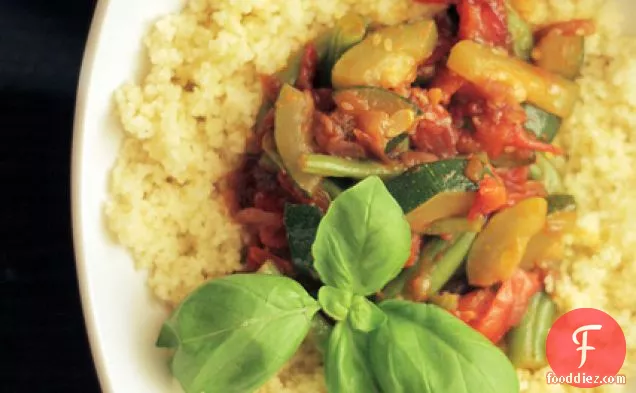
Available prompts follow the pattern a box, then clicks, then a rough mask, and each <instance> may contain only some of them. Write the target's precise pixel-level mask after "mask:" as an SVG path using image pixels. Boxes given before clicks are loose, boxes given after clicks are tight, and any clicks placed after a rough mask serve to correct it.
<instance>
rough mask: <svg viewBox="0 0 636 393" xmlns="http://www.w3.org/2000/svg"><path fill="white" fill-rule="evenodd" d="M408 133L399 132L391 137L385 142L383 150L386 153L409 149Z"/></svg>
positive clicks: (396, 152)
mask: <svg viewBox="0 0 636 393" xmlns="http://www.w3.org/2000/svg"><path fill="white" fill-rule="evenodd" d="M409 143H410V142H409V134H407V133H404V134H400V135H398V136H396V137H394V138H393V139H391V140H390V141H389V142H388V143H387V144H386V148H385V149H384V152H385V153H386V154H391V153H393V154H399V153H404V152H405V151H408V150H409Z"/></svg>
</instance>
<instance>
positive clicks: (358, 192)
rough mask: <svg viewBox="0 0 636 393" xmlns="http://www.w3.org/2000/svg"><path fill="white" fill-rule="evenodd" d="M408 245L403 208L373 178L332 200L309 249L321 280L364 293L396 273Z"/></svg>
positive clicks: (380, 182) (358, 293)
mask: <svg viewBox="0 0 636 393" xmlns="http://www.w3.org/2000/svg"><path fill="white" fill-rule="evenodd" d="M410 249H411V230H410V227H409V224H408V222H407V221H406V219H405V218H404V214H403V212H402V209H401V208H400V206H399V205H398V204H397V202H396V201H395V199H393V197H392V196H391V194H389V192H388V191H387V189H386V187H385V186H384V183H382V181H381V180H380V179H379V178H378V177H375V176H373V177H369V178H367V179H365V180H363V181H361V182H360V183H358V184H357V185H356V186H354V187H352V188H350V189H348V190H347V191H345V192H343V193H342V194H341V195H340V196H339V197H338V198H336V200H335V201H334V202H333V203H332V204H331V207H330V208H329V211H328V212H327V214H326V215H325V217H324V218H323V219H322V221H321V222H320V225H319V226H318V233H317V234H316V240H315V242H314V245H313V247H312V253H313V255H314V259H315V263H314V267H315V268H316V270H317V271H318V274H319V275H320V278H321V279H322V281H323V282H324V283H325V284H327V285H329V286H332V287H337V288H341V289H349V290H351V291H352V292H354V293H355V294H357V295H363V296H367V295H370V294H372V293H374V292H376V291H378V290H380V289H382V287H384V285H385V284H386V283H387V282H389V281H390V280H391V279H393V278H395V276H397V275H398V273H399V272H400V270H402V267H403V266H404V263H405V261H406V259H407V258H408V256H409V253H410Z"/></svg>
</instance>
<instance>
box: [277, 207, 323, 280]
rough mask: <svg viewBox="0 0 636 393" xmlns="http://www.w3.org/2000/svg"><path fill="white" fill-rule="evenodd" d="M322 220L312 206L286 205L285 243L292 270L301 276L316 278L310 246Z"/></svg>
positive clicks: (317, 210)
mask: <svg viewBox="0 0 636 393" xmlns="http://www.w3.org/2000/svg"><path fill="white" fill-rule="evenodd" d="M321 219H322V213H321V211H320V209H318V208H317V207H315V206H312V205H286V206H285V214H284V222H285V229H286V231H287V243H288V244H289V251H290V253H291V262H292V264H293V265H294V268H295V269H296V270H297V271H298V272H300V273H301V274H303V275H306V276H310V277H312V278H318V275H317V274H316V271H315V270H314V267H313V266H314V258H313V256H312V254H311V246H312V244H313V243H314V239H315V238H316V232H317V231H318V225H319V224H320V220H321Z"/></svg>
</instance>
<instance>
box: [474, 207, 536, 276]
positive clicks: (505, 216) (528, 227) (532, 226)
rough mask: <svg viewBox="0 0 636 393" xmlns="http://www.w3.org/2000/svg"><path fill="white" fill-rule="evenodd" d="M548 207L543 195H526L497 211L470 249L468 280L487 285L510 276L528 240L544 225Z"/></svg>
mask: <svg viewBox="0 0 636 393" xmlns="http://www.w3.org/2000/svg"><path fill="white" fill-rule="evenodd" d="M547 209H548V204H547V202H546V200H545V199H543V198H528V199H525V200H523V201H521V202H519V203H518V204H516V205H515V206H513V207H510V208H508V209H505V210H502V211H501V212H499V213H498V214H496V215H495V216H494V217H493V218H492V219H491V220H490V221H489V222H488V224H486V227H485V228H484V230H483V231H482V232H481V233H480V234H479V235H478V236H477V240H476V241H475V244H474V245H473V247H472V249H471V250H470V254H469V255H468V263H467V265H466V271H467V274H468V282H469V283H470V284H471V285H474V286H480V287H488V286H491V285H494V284H497V283H499V282H502V281H504V280H507V279H508V278H510V276H511V275H512V273H513V272H514V271H515V269H517V267H518V266H519V264H520V263H521V260H522V258H523V256H524V254H525V251H526V246H527V245H528V242H529V241H530V239H531V238H532V237H533V236H534V235H536V234H537V233H539V231H540V230H541V229H542V228H543V226H544V225H545V221H546V213H547Z"/></svg>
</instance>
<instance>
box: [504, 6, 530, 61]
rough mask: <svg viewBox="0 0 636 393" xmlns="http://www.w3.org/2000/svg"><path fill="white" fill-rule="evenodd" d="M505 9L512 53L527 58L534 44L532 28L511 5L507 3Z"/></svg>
mask: <svg viewBox="0 0 636 393" xmlns="http://www.w3.org/2000/svg"><path fill="white" fill-rule="evenodd" d="M506 9H507V11H508V31H509V32H510V35H511V36H512V48H513V50H514V54H515V56H517V57H518V58H520V59H522V60H528V59H529V58H530V52H531V51H532V47H533V45H534V37H533V36H532V29H531V28H530V25H529V24H528V23H527V22H526V21H525V20H523V19H522V18H521V16H519V14H518V13H517V11H516V10H515V9H514V8H513V7H512V6H511V5H509V4H508V5H507V6H506Z"/></svg>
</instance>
